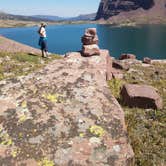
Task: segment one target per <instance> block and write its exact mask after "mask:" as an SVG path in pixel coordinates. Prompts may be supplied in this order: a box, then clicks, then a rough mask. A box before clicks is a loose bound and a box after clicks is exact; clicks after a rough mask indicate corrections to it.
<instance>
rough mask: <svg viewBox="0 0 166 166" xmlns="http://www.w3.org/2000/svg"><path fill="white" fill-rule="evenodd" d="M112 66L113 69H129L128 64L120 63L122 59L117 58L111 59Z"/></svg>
mask: <svg viewBox="0 0 166 166" xmlns="http://www.w3.org/2000/svg"><path fill="white" fill-rule="evenodd" d="M112 67H114V68H115V69H120V70H126V71H127V70H129V68H130V67H129V65H128V64H124V63H122V61H119V60H113V63H112Z"/></svg>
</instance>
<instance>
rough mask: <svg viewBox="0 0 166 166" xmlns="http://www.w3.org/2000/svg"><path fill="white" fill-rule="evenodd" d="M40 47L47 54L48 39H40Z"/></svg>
mask: <svg viewBox="0 0 166 166" xmlns="http://www.w3.org/2000/svg"><path fill="white" fill-rule="evenodd" d="M39 46H40V47H41V50H42V51H45V52H47V51H48V48H47V39H46V38H44V37H40V39H39Z"/></svg>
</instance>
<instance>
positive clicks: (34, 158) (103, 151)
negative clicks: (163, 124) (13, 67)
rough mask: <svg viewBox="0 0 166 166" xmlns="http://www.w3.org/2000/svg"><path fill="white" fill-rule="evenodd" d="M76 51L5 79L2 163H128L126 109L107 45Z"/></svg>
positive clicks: (1, 84) (84, 165) (81, 165)
mask: <svg viewBox="0 0 166 166" xmlns="http://www.w3.org/2000/svg"><path fill="white" fill-rule="evenodd" d="M101 55H102V56H93V57H88V58H85V57H82V56H81V54H80V53H77V52H76V53H71V54H69V56H68V57H66V58H64V59H60V60H55V61H53V62H51V63H50V64H48V65H47V66H46V67H45V68H44V69H42V70H40V71H38V72H37V73H33V74H30V75H28V76H25V77H20V78H15V79H12V80H5V81H1V82H0V87H1V89H0V103H1V104H2V106H1V108H2V109H1V115H0V127H1V130H0V163H1V165H9V166H15V165H27V166H29V165H34V166H37V165H46V164H47V165H50V166H52V165H57V166H74V165H75V166H76V165H79V166H129V165H131V164H132V160H133V157H134V154H133V151H132V148H131V146H130V144H129V141H128V138H127V131H126V126H125V121H124V112H123V110H122V108H121V106H120V105H119V104H118V102H117V100H116V99H115V98H114V97H113V96H112V95H111V93H110V89H109V88H108V86H107V82H106V78H107V77H106V75H107V63H108V60H107V58H108V51H101Z"/></svg>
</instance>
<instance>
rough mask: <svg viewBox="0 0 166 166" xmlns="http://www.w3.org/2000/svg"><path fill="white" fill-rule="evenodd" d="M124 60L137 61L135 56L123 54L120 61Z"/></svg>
mask: <svg viewBox="0 0 166 166" xmlns="http://www.w3.org/2000/svg"><path fill="white" fill-rule="evenodd" d="M124 59H136V56H135V55H134V54H122V55H121V56H120V58H119V60H124Z"/></svg>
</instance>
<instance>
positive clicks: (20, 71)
mask: <svg viewBox="0 0 166 166" xmlns="http://www.w3.org/2000/svg"><path fill="white" fill-rule="evenodd" d="M57 58H61V57H60V56H58V55H51V56H50V58H48V59H47V58H46V59H45V58H44V59H43V58H41V57H40V56H37V55H29V54H26V53H2V52H1V53H0V80H2V79H6V78H14V77H16V76H22V75H27V74H29V73H31V72H34V71H35V70H37V69H40V68H41V67H43V66H44V65H46V64H47V63H48V62H49V61H51V60H53V59H57Z"/></svg>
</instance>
